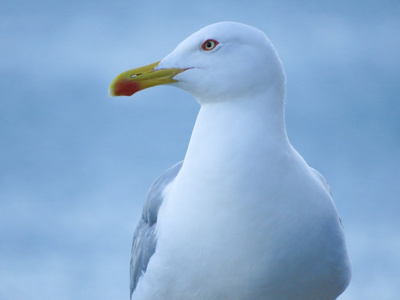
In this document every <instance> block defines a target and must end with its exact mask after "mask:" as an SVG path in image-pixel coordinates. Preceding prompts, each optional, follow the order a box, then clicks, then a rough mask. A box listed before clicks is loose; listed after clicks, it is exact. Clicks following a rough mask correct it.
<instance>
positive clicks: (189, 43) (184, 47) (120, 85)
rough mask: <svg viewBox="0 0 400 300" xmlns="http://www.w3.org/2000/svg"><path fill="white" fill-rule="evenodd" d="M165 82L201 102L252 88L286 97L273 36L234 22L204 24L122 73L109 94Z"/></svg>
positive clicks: (238, 94)
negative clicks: (157, 57)
mask: <svg viewBox="0 0 400 300" xmlns="http://www.w3.org/2000/svg"><path fill="white" fill-rule="evenodd" d="M165 83H168V84H172V85H175V86H177V87H179V88H182V89H184V90H187V91H188V92H190V93H191V94H192V95H193V96H194V97H195V98H196V99H197V100H198V101H199V102H200V103H201V104H204V103H210V102H219V101H226V100H232V99H235V98H238V97H244V95H245V94H247V93H248V91H249V90H251V92H252V94H253V95H254V94H259V93H268V92H269V91H270V92H273V93H274V94H276V95H278V97H277V98H278V99H279V98H280V99H279V100H280V101H283V99H284V95H285V74H284V71H283V67H282V64H281V62H280V59H279V57H278V55H277V53H276V51H275V49H274V47H273V46H272V44H271V42H270V41H269V39H268V38H267V37H266V36H265V34H264V33H263V32H262V31H260V30H258V29H256V28H254V27H251V26H248V25H244V24H240V23H235V22H221V23H216V24H212V25H209V26H207V27H204V28H203V29H201V30H199V31H198V32H196V33H194V34H192V35H191V36H189V37H188V38H187V39H185V40H184V41H183V42H181V43H180V44H179V45H178V46H177V47H176V48H175V50H174V51H172V52H171V53H170V54H169V55H167V56H166V57H165V58H164V59H162V60H161V61H160V62H157V63H154V64H151V65H148V66H145V67H142V68H138V69H134V70H129V71H127V72H124V73H122V74H121V75H119V76H118V77H117V78H116V79H114V81H113V83H112V84H111V86H110V94H112V95H131V94H133V93H135V92H137V91H139V90H141V89H144V88H147V87H151V86H154V85H159V84H165ZM279 95H280V96H281V97H279Z"/></svg>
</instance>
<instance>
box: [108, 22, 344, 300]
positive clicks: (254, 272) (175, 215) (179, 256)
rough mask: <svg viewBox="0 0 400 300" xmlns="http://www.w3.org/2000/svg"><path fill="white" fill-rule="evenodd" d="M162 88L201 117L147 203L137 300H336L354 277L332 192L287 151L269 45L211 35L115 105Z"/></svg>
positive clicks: (218, 32) (145, 71)
mask: <svg viewBox="0 0 400 300" xmlns="http://www.w3.org/2000/svg"><path fill="white" fill-rule="evenodd" d="M160 84H169V85H172V86H176V87H178V88H181V89H183V90H186V91H188V92H189V93H190V94H191V95H192V96H194V98H195V99H196V100H197V101H198V103H199V104H200V110H199V113H198V116H197V120H196V123H195V126H194V129H193V132H192V135H191V138H190V142H189V145H188V149H187V152H186V155H185V158H184V160H183V161H182V162H179V163H178V164H176V165H174V166H173V167H171V168H170V169H169V170H167V171H166V172H165V173H163V174H162V175H161V176H160V177H159V178H158V179H157V180H156V181H155V182H154V184H153V185H152V186H151V188H150V190H149V192H148V194H147V198H146V201H145V203H144V208H143V214H142V217H141V219H140V221H139V224H138V225H137V228H136V231H135V234H134V239H133V245H132V257H131V299H133V300H147V299H148V300H150V299H151V300H158V299H160V300H170V299H171V300H188V299H201V300H214V299H215V300H221V299H232V300H241V299H246V300H248V299H252V300H258V299H267V300H286V299H287V300H313V299H315V300H333V299H336V298H337V297H338V296H339V295H340V294H341V293H342V292H343V291H344V290H345V289H346V287H347V285H348V284H349V281H350V277H351V267H350V262H349V257H348V253H347V248H346V242H345V237H344V231H343V227H342V223H341V220H340V218H339V216H338V213H337V210H336V207H335V204H334V202H333V200H332V197H331V194H330V189H329V186H328V184H327V182H326V180H325V179H324V177H323V176H322V175H321V174H320V173H319V172H318V171H316V170H315V169H313V168H311V167H310V166H308V164H307V163H306V162H305V161H304V159H303V158H302V157H301V156H300V154H299V153H298V152H297V151H296V150H295V149H294V148H293V146H292V145H291V144H290V142H289V139H288V137H287V134H286V128H285V116H284V101H285V89H286V87H285V85H286V79H285V73H284V70H283V67H282V63H281V61H280V59H279V57H278V54H277V52H276V50H275V48H274V47H273V45H272V44H271V42H270V41H269V39H268V38H267V37H266V35H265V34H264V33H263V32H262V31H260V30H258V29H256V28H254V27H251V26H248V25H244V24H240V23H236V22H220V23H216V24H212V25H209V26H207V27H204V28H203V29H201V30H199V31H198V32H196V33H194V34H192V35H191V36H189V37H188V38H187V39H185V40H184V41H183V42H181V43H180V44H179V45H178V46H177V47H176V48H175V50H173V51H172V52H171V53H170V54H169V55H167V56H166V57H165V58H163V59H162V60H160V61H158V62H156V63H153V64H150V65H147V66H144V67H140V68H137V69H132V70H129V71H126V72H123V73H122V74H120V75H118V76H117V77H116V78H115V79H114V80H113V81H112V83H111V85H110V88H109V93H110V95H111V96H130V95H132V94H134V93H136V92H138V91H140V90H143V89H145V88H149V87H152V86H156V85H160Z"/></svg>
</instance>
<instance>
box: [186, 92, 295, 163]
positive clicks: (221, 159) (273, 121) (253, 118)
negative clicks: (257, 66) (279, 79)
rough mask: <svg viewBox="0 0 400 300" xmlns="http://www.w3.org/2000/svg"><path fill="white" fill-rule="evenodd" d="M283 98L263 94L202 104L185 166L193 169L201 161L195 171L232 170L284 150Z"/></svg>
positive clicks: (287, 142) (285, 141)
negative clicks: (229, 167)
mask: <svg viewBox="0 0 400 300" xmlns="http://www.w3.org/2000/svg"><path fill="white" fill-rule="evenodd" d="M283 97H284V96H282V97H279V96H278V97H277V95H275V93H271V95H266V94H265V93H264V94H263V95H259V97H255V98H251V99H243V98H239V99H235V100H233V101H229V102H228V101H225V102H224V101H222V102H218V103H208V104H203V105H202V107H201V109H200V112H199V115H198V117H197V120H196V124H195V127H194V129H193V133H192V137H191V140H190V143H189V147H188V151H187V153H186V157H185V164H195V165H197V163H198V162H200V161H201V162H202V165H198V166H196V168H202V167H204V164H207V163H209V164H210V167H211V166H213V165H214V168H215V165H216V164H217V165H219V166H220V165H221V164H228V165H232V167H233V165H237V164H238V163H249V162H251V160H252V158H254V159H255V160H258V159H259V158H261V157H264V156H266V155H271V154H273V153H275V152H276V151H274V150H275V149H276V147H279V148H280V149H282V146H284V147H285V146H288V145H289V141H288V138H287V135H286V128H285V117H284V99H281V98H283ZM283 149H284V148H283ZM271 159H273V157H271ZM193 167H194V165H193ZM220 167H221V166H220Z"/></svg>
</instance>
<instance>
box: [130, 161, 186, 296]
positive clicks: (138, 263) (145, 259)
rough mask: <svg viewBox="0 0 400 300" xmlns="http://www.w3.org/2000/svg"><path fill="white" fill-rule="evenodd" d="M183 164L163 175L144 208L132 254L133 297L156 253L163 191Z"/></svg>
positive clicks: (180, 163) (136, 231) (151, 190)
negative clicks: (140, 279) (158, 219)
mask: <svg viewBox="0 0 400 300" xmlns="http://www.w3.org/2000/svg"><path fill="white" fill-rule="evenodd" d="M182 163H183V162H179V163H177V164H176V165H174V166H173V167H171V168H170V169H168V170H167V171H166V172H165V173H163V174H162V175H161V176H160V177H159V178H158V179H157V180H156V181H155V182H154V183H153V184H152V186H151V187H150V190H149V192H148V193H147V196H146V201H145V203H144V206H143V213H142V218H141V219H140V221H139V224H138V225H137V227H136V230H135V234H134V235H133V243H132V252H131V270H130V271H131V297H132V293H133V291H134V290H135V289H136V286H137V283H138V281H139V278H140V277H141V276H142V275H143V274H144V273H145V272H146V269H147V265H148V263H149V260H150V258H151V256H152V255H153V254H154V252H155V251H156V245H157V237H156V233H155V230H156V224H157V216H158V210H159V208H160V206H161V203H162V202H163V199H164V194H163V191H164V189H165V187H166V186H167V185H168V184H169V183H171V182H172V181H173V180H174V179H175V177H176V175H178V173H179V170H180V169H181V167H182Z"/></svg>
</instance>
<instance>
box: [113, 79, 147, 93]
mask: <svg viewBox="0 0 400 300" xmlns="http://www.w3.org/2000/svg"><path fill="white" fill-rule="evenodd" d="M140 90H141V88H140V84H139V83H138V82H132V81H129V80H126V79H121V80H120V81H118V82H117V83H116V84H115V87H114V95H116V96H132V95H133V94H134V93H136V92H138V91H140Z"/></svg>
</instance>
